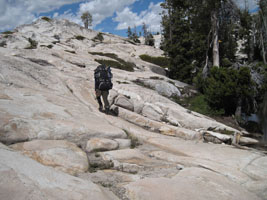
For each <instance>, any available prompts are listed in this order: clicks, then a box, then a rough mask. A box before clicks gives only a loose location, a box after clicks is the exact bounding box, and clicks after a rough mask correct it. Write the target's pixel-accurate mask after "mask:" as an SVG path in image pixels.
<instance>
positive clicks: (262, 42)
mask: <svg viewBox="0 0 267 200" xmlns="http://www.w3.org/2000/svg"><path fill="white" fill-rule="evenodd" d="M261 51H262V58H263V62H264V64H265V65H266V64H267V63H266V52H265V48H264V40H263V36H262V32H261Z"/></svg>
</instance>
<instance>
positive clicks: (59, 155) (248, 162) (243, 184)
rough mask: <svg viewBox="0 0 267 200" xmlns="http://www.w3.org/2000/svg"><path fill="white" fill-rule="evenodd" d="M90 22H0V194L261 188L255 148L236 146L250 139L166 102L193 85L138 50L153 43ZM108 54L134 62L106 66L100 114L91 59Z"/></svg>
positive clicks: (266, 184)
mask: <svg viewBox="0 0 267 200" xmlns="http://www.w3.org/2000/svg"><path fill="white" fill-rule="evenodd" d="M98 33H99V32H96V31H93V30H87V29H84V28H83V27H80V26H79V25H77V24H74V23H71V22H68V21H67V20H51V21H50V22H47V21H45V20H42V19H39V20H37V21H36V22H34V23H33V24H30V25H24V26H21V27H18V28H17V29H16V30H14V33H12V34H9V35H8V36H6V37H3V35H2V34H0V43H2V42H4V43H5V44H6V45H4V46H3V47H0V142H1V143H0V174H1V179H0V199H7V200H11V199H12V200H13V199H15V200H16V199H19V200H21V199H22V200H24V199H25V200H26V199H27V200H28V199H37V200H38V199H40V200H41V199H74V200H76V199H99V200H102V199H103V200H104V199H130V200H134V199H146V200H150V199H151V200H152V199H153V200H157V199H179V200H180V199H181V200H186V199H207V200H213V199H233V200H234V199H245V200H247V199H248V200H251V199H262V200H266V196H267V193H266V191H267V179H266V177H267V171H266V169H267V164H266V162H267V157H266V154H264V152H262V151H259V150H256V149H251V148H247V147H242V146H239V144H241V145H243V144H253V145H255V144H257V141H255V140H251V139H249V138H245V137H243V135H242V132H240V131H239V130H236V129H234V128H232V127H229V126H226V125H224V124H222V123H219V122H217V121H216V120H214V119H211V118H209V117H207V116H204V115H201V114H199V113H196V112H193V111H190V110H187V109H185V108H184V107H182V106H180V105H179V104H177V103H175V102H174V101H173V97H175V96H176V97H179V96H180V95H190V94H193V93H195V92H196V91H194V90H192V89H190V87H189V86H188V85H187V84H185V83H182V82H179V81H175V80H170V79H169V78H168V77H166V76H165V71H164V69H162V68H160V67H159V66H155V65H153V64H151V63H147V62H145V61H143V60H141V59H140V58H139V56H140V55H142V54H147V55H150V56H161V55H163V52H162V51H161V50H160V49H158V48H153V47H150V46H146V45H142V44H133V43H132V42H129V41H128V40H127V39H125V38H122V37H119V36H114V35H111V34H106V33H103V37H104V40H103V41H102V42H100V41H98V40H96V39H95V36H96V35H97V34H98ZM78 36H82V37H83V40H79V39H78V38H81V37H78ZM29 38H31V39H32V40H34V41H36V44H37V45H36V46H35V47H31V48H32V49H29V48H28V47H30V45H31V44H30V42H29ZM25 48H27V49H25ZM114 54H115V55H116V56H117V57H118V58H119V59H121V60H124V61H125V62H126V61H127V62H131V63H134V68H133V71H131V72H130V71H125V70H122V69H116V68H112V72H113V89H112V90H111V91H110V95H109V102H110V104H111V106H112V108H113V111H114V112H111V113H110V114H109V115H106V114H104V113H102V112H99V111H98V103H97V101H96V97H95V89H94V78H93V77H94V69H95V68H96V67H97V66H98V65H99V63H98V62H96V60H97V59H98V60H99V59H105V60H113V61H114ZM211 130H212V131H211ZM222 130H223V131H226V132H228V133H230V135H223V134H221V133H220V132H223V131H222ZM237 135H238V136H240V138H238V140H237V138H235V137H236V136H237ZM233 141H239V142H240V143H239V144H238V142H235V146H232V145H231V143H232V142H233ZM205 142H206V143H205ZM211 142H213V143H218V144H212V143H211ZM2 143H3V144H2ZM5 145H9V146H5ZM11 149H12V150H11ZM19 152H20V153H19ZM26 156H27V157H26ZM36 161H38V162H36ZM55 169H57V170H55ZM59 170H60V171H59ZM71 175H72V176H71ZM75 176H77V177H75ZM93 182H94V183H93ZM102 186H104V187H105V189H103V187H102ZM192 191H195V192H192Z"/></svg>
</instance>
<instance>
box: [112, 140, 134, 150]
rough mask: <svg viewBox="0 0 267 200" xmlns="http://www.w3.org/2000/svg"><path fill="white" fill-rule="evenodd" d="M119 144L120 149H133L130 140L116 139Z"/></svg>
mask: <svg viewBox="0 0 267 200" xmlns="http://www.w3.org/2000/svg"><path fill="white" fill-rule="evenodd" d="M115 141H116V142H118V143H119V149H127V148H130V147H131V140H129V139H115Z"/></svg>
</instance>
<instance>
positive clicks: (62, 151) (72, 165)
mask: <svg viewBox="0 0 267 200" xmlns="http://www.w3.org/2000/svg"><path fill="white" fill-rule="evenodd" d="M11 147H12V148H13V149H15V150H18V151H21V152H22V153H23V154H25V155H27V156H29V157H31V158H32V159H34V160H36V161H38V162H40V163H42V164H43V165H47V166H51V167H54V168H56V169H59V170H61V171H63V172H66V173H69V174H72V175H74V174H77V173H82V172H86V171H87V170H88V159H87V156H86V153H85V152H83V151H82V150H81V149H80V148H78V147H77V146H76V145H75V144H73V143H70V142H67V141H63V140H34V141H30V142H25V143H18V144H14V145H11Z"/></svg>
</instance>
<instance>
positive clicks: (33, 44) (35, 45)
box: [25, 38, 38, 49]
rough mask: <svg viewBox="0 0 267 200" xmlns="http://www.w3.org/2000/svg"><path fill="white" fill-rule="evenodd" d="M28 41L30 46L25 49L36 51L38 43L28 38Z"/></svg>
mask: <svg viewBox="0 0 267 200" xmlns="http://www.w3.org/2000/svg"><path fill="white" fill-rule="evenodd" d="M28 41H29V43H30V46H29V47H26V48H25V49H36V48H37V46H38V42H37V41H35V40H33V39H31V38H28Z"/></svg>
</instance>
